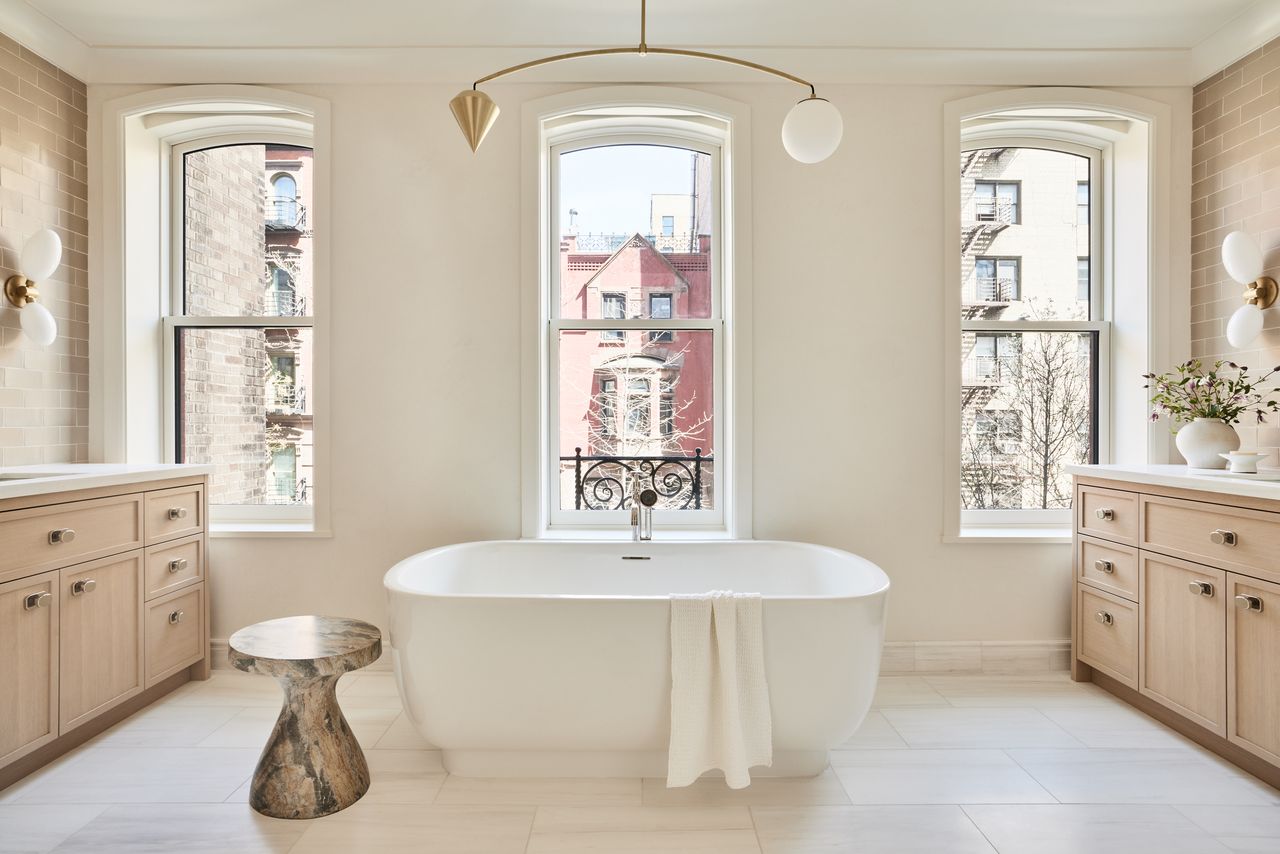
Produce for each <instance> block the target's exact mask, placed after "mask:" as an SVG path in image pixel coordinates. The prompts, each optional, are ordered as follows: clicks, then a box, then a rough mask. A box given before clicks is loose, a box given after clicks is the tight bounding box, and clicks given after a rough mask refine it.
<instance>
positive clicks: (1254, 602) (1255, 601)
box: [1236, 593, 1262, 611]
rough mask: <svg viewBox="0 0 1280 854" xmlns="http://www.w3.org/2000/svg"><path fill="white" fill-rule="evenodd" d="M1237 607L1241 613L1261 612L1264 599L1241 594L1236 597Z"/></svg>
mask: <svg viewBox="0 0 1280 854" xmlns="http://www.w3.org/2000/svg"><path fill="white" fill-rule="evenodd" d="M1236 607H1237V608H1239V609H1240V610H1241V611H1261V610H1262V597H1261V596H1249V595H1246V594H1243V593H1242V594H1240V595H1239V596H1237V597H1236Z"/></svg>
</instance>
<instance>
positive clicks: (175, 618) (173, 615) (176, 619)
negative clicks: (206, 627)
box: [169, 611, 187, 626]
mask: <svg viewBox="0 0 1280 854" xmlns="http://www.w3.org/2000/svg"><path fill="white" fill-rule="evenodd" d="M186 616H187V615H186V613H185V612H183V611H170V612H169V625H171V626H176V625H178V623H181V622H182V621H183V619H184V618H185V617H186Z"/></svg>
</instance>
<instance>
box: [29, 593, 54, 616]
mask: <svg viewBox="0 0 1280 854" xmlns="http://www.w3.org/2000/svg"><path fill="white" fill-rule="evenodd" d="M52 603H53V594H52V593H50V592H48V591H46V590H41V591H40V592H39V593H30V594H28V595H27V596H26V598H24V599H23V600H22V610H24V611H34V610H35V609H37V608H48V607H49V605H50V604H52Z"/></svg>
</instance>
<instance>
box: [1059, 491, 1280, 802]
mask: <svg viewBox="0 0 1280 854" xmlns="http://www.w3.org/2000/svg"><path fill="white" fill-rule="evenodd" d="M1075 506H1076V507H1077V514H1076V515H1077V519H1076V526H1075V527H1076V530H1075V586H1076V595H1075V596H1073V597H1072V598H1073V612H1074V613H1073V620H1072V639H1071V642H1072V660H1071V672H1072V677H1073V678H1074V679H1076V680H1090V679H1091V680H1093V681H1094V682H1097V683H1098V684H1099V685H1101V686H1102V687H1103V688H1106V689H1107V690H1109V691H1111V692H1112V693H1114V694H1116V695H1118V696H1119V697H1121V698H1122V699H1124V700H1127V701H1128V702H1130V703H1132V704H1133V705H1135V706H1138V707H1139V708H1141V709H1143V710H1144V711H1147V712H1148V713H1149V714H1151V715H1152V716H1154V717H1156V718H1158V719H1159V720H1161V721H1163V722H1164V723H1166V724H1168V725H1169V726H1171V727H1173V728H1174V729H1177V730H1178V731H1180V732H1182V733H1183V734H1184V735H1187V736H1188V737H1190V738H1192V739H1193V740H1195V741H1197V742H1199V743H1200V744H1202V745H1204V746H1205V747H1208V748H1209V749H1211V750H1213V751H1215V752H1216V753H1218V754H1219V755H1221V756H1224V757H1225V758H1227V759H1229V760H1231V761H1233V762H1235V763H1237V764H1238V765H1241V766H1242V767H1244V768H1245V769H1246V770H1248V771H1249V772H1251V773H1253V774H1255V775H1256V776H1259V777H1261V778H1263V779H1264V780H1267V782H1269V783H1271V784H1272V785H1277V786H1280V497H1277V498H1276V499H1274V500H1267V499H1259V498H1256V497H1245V496H1237V495H1234V494H1231V493H1222V492H1207V491H1203V490H1194V489H1179V488H1175V487H1170V486H1164V485H1159V486H1157V485H1153V484H1150V483H1146V482H1141V481H1136V480H1135V481H1133V482H1126V481H1124V480H1123V479H1121V478H1119V477H1106V478H1103V477H1098V478H1093V477H1089V476H1082V475H1077V476H1076V505H1075ZM1086 511H1087V512H1086ZM1104 517H1105V518H1104ZM1135 568H1136V583H1135V577H1134V569H1135ZM1100 603H1101V604H1100ZM1101 611H1105V612H1106V614H1107V616H1108V617H1109V619H1107V620H1106V625H1094V624H1091V622H1090V621H1091V620H1092V619H1093V618H1094V617H1096V616H1097V612H1101ZM1131 614H1136V617H1137V626H1136V630H1134V631H1129V630H1128V627H1129V624H1130V621H1131V619H1132V617H1131V616H1130V615H1131ZM1130 674H1134V676H1133V677H1131V676H1130Z"/></svg>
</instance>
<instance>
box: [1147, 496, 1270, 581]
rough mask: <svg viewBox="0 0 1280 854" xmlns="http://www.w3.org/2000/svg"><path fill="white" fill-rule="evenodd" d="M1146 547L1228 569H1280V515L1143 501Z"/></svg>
mask: <svg viewBox="0 0 1280 854" xmlns="http://www.w3.org/2000/svg"><path fill="white" fill-rule="evenodd" d="M1142 523H1143V524H1142V547H1143V548H1145V549H1151V550H1152V551H1158V552H1163V553H1165V554H1172V555H1177V556H1178V557H1184V558H1187V559H1188V560H1194V561H1197V562H1199V563H1207V564H1210V565H1212V566H1220V567H1223V568H1224V569H1233V570H1237V571H1243V572H1248V571H1249V570H1252V569H1259V570H1263V571H1271V572H1276V571H1277V570H1280V561H1278V560H1277V555H1278V554H1280V513H1267V512H1264V511H1261V510H1246V509H1244V508H1237V507H1224V506H1222V505H1219V504H1205V503H1202V502H1199V501H1185V500H1183V499H1179V498H1163V497H1159V496H1154V495H1144V496H1143V497H1142Z"/></svg>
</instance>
